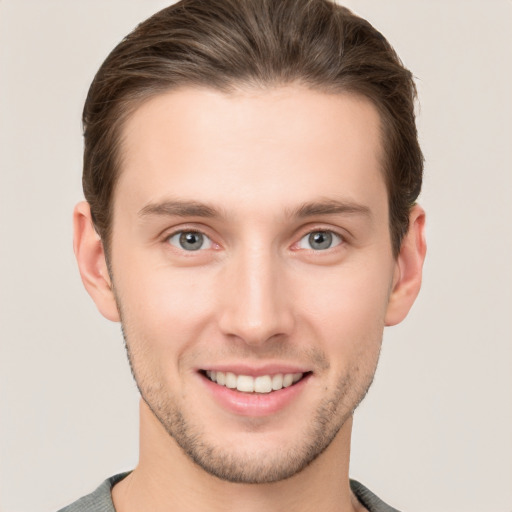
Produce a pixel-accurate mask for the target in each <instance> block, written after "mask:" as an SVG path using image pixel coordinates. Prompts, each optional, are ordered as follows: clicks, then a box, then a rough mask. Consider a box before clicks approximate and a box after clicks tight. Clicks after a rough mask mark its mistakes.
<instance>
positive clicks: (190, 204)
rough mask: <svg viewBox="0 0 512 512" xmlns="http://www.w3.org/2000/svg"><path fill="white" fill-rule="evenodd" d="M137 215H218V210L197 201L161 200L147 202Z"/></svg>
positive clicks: (213, 216) (207, 216)
mask: <svg viewBox="0 0 512 512" xmlns="http://www.w3.org/2000/svg"><path fill="white" fill-rule="evenodd" d="M138 215H139V217H148V216H151V215H157V216H168V217H206V218H215V217H220V216H221V215H220V212H219V211H218V210H217V209H216V208H214V207H213V206H209V205H207V204H204V203H199V202H197V201H163V202H161V203H149V204H147V205H146V206H144V207H143V208H142V209H141V210H140V211H139V213H138Z"/></svg>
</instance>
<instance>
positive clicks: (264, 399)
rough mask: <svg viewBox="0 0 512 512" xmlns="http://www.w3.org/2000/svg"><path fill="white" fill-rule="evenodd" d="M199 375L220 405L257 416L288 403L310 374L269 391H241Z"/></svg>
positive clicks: (273, 411) (267, 413) (240, 413)
mask: <svg viewBox="0 0 512 512" xmlns="http://www.w3.org/2000/svg"><path fill="white" fill-rule="evenodd" d="M200 376H201V378H202V380H203V382H204V384H205V386H206V388H207V389H208V391H209V392H210V393H211V394H212V395H213V398H214V399H215V400H216V401H217V403H218V404H220V405H221V407H223V408H224V409H227V410H228V411H230V412H232V413H235V414H239V415H242V416H254V417H258V416H268V415H270V414H275V413H277V412H279V411H281V410H282V409H284V408H286V407H287V406H288V405H290V403H291V402H293V400H295V399H296V398H297V397H298V395H299V393H301V391H303V390H304V387H305V385H306V383H307V381H308V380H309V378H310V377H311V374H307V375H306V376H304V377H303V378H302V379H301V380H299V381H298V382H296V383H295V384H293V385H292V386H289V387H287V388H282V389H280V390H278V391H271V392H270V393H243V392H241V391H238V390H236V389H230V388H227V387H226V386H220V385H219V384H216V383H215V382H212V381H211V380H210V379H208V377H206V376H204V375H202V374H200Z"/></svg>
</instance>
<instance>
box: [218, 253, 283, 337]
mask: <svg viewBox="0 0 512 512" xmlns="http://www.w3.org/2000/svg"><path fill="white" fill-rule="evenodd" d="M225 270H226V273H227V275H225V279H226V281H225V284H226V286H225V287H224V286H223V284H221V286H223V291H222V293H223V294H224V297H223V300H222V301H221V302H222V306H221V307H222V311H221V314H220V328H221V330H222V331H223V332H224V334H227V335H234V336H236V337H238V338H240V339H243V340H244V341H245V342H246V343H248V344H261V343H264V342H265V341H267V340H269V339H270V338H272V337H275V336H276V335H286V334H289V331H290V329H291V324H292V313H291V311H290V308H289V302H288V300H287V299H286V290H285V289H284V288H283V284H284V281H285V279H284V275H283V270H284V269H283V262H282V261H281V258H279V257H278V255H277V254H275V253H274V252H273V251H272V249H271V248H270V247H269V246H265V245H263V244H262V245H260V246H258V247H255V245H254V244H253V245H252V247H251V246H244V247H241V248H240V249H239V250H238V251H236V253H235V254H233V256H232V257H231V258H230V262H229V264H228V265H227V268H226V269H225Z"/></svg>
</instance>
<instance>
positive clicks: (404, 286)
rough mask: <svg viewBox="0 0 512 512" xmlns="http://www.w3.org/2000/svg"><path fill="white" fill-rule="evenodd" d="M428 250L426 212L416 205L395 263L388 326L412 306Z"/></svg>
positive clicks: (402, 317) (388, 310)
mask: <svg viewBox="0 0 512 512" xmlns="http://www.w3.org/2000/svg"><path fill="white" fill-rule="evenodd" d="M426 251H427V245H426V242H425V212H424V210H423V208H421V206H419V205H415V206H414V207H413V208H412V210H411V213H410V215H409V229H408V231H407V234H406V235H405V237H404V239H403V241H402V245H401V247H400V253H399V255H398V258H397V260H396V263H395V265H396V266H395V275H394V278H393V288H392V290H391V295H390V298H389V303H388V309H387V312H386V318H385V323H386V325H387V326H390V325H396V324H398V323H400V322H401V321H402V320H403V319H404V318H405V317H406V316H407V313H408V312H409V310H410V309H411V307H412V305H413V303H414V301H415V299H416V297H417V295H418V293H419V291H420V288H421V277H422V272H423V262H424V261H425V254H426Z"/></svg>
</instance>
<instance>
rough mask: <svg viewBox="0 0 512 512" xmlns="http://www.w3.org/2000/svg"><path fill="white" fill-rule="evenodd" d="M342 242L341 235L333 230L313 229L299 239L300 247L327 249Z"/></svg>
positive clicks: (318, 249) (317, 249)
mask: <svg viewBox="0 0 512 512" xmlns="http://www.w3.org/2000/svg"><path fill="white" fill-rule="evenodd" d="M341 243H343V239H342V238H341V236H339V235H337V234H336V233H333V232H332V231H312V232H311V233H308V234H307V235H305V236H303V237H302V238H301V239H300V240H299V248H300V249H312V250H314V251H325V250H326V249H331V248H332V247H335V246H337V245H340V244H341Z"/></svg>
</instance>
